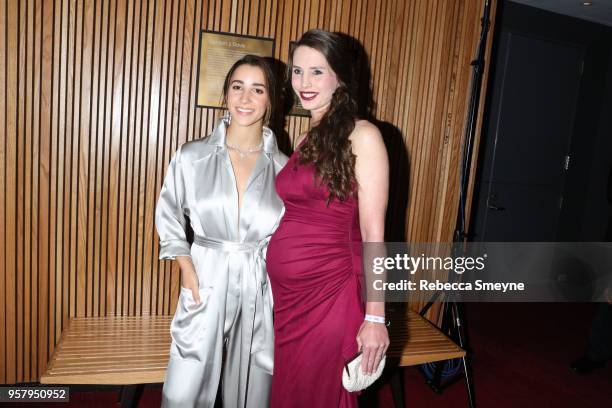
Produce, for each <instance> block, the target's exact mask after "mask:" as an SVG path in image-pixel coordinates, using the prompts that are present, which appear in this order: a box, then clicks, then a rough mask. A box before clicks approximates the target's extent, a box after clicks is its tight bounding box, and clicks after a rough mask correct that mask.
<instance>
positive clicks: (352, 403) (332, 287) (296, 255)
mask: <svg viewBox="0 0 612 408" xmlns="http://www.w3.org/2000/svg"><path fill="white" fill-rule="evenodd" d="M298 154H299V153H298V152H296V153H294V154H293V156H291V158H290V159H289V162H288V163H287V165H286V166H285V168H284V169H283V170H281V172H280V173H279V174H278V176H277V178H276V189H277V192H278V195H279V196H280V197H281V199H282V200H283V202H284V204H285V215H284V217H283V219H282V220H281V222H280V225H279V227H278V229H277V230H276V232H275V233H274V234H273V235H272V239H271V240H270V243H269V246H268V252H267V260H266V265H267V270H268V275H269V277H270V282H271V284H272V294H273V297H274V336H275V342H274V376H273V378H272V396H271V407H273V408H280V407H284V408H286V407H304V408H306V407H307V408H323V407H331V408H335V407H356V406H357V395H356V394H354V393H349V392H348V391H346V390H345V389H344V387H343V386H342V370H343V367H344V363H345V361H346V360H348V359H349V358H350V357H352V356H353V355H354V354H355V353H356V352H357V342H356V336H357V332H358V330H359V326H360V325H361V323H362V322H363V317H364V307H363V303H362V301H361V295H360V292H361V290H360V281H361V271H362V266H361V235H360V232H359V210H358V205H357V199H356V198H349V199H347V200H345V201H339V200H337V199H335V200H333V201H332V202H331V203H330V205H329V206H328V205H327V199H328V195H329V193H328V190H327V188H326V186H322V185H321V184H320V183H319V182H316V183H315V180H314V171H315V170H314V167H313V166H312V165H301V164H299V163H298V160H297V155H298Z"/></svg>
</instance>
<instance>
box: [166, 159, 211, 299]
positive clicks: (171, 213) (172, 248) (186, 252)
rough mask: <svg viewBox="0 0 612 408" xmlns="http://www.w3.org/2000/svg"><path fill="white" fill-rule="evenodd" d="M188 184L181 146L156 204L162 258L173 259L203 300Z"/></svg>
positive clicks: (184, 282) (186, 284)
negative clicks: (188, 216) (190, 234)
mask: <svg viewBox="0 0 612 408" xmlns="http://www.w3.org/2000/svg"><path fill="white" fill-rule="evenodd" d="M184 202H185V183H184V179H183V173H182V166H181V149H180V148H179V149H178V150H177V152H176V154H175V155H174V157H173V158H172V161H171V162H170V164H169V165H168V169H167V170H166V177H165V179H164V185H163V186H162V189H161V192H160V194H159V199H158V200H157V205H156V207H155V226H156V227H157V233H158V235H159V238H160V250H159V258H160V259H174V260H176V261H177V263H178V264H179V268H180V270H181V282H182V285H183V286H184V287H185V288H187V289H190V290H191V293H192V295H193V299H194V301H195V302H196V303H197V304H199V303H200V293H199V289H198V276H197V274H196V271H195V267H194V265H193V262H192V260H191V248H190V245H189V242H187V236H186V232H185V230H186V228H187V221H186V220H185V214H184V210H183V206H184Z"/></svg>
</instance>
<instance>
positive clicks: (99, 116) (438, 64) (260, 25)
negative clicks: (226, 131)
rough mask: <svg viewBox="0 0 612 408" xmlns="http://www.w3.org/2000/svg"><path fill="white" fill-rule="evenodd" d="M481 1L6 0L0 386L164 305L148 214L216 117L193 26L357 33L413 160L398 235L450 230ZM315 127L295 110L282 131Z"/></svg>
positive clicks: (164, 286) (169, 284)
mask: <svg viewBox="0 0 612 408" xmlns="http://www.w3.org/2000/svg"><path fill="white" fill-rule="evenodd" d="M483 3H484V1H483V0H466V1H460V0H449V1H428V0H406V1H394V0H381V1H375V0H343V1H332V0H159V1H156V0H109V1H101V0H83V1H77V0H53V1H46V0H23V1H16V0H9V1H4V2H0V23H1V24H0V27H2V28H0V136H1V138H0V194H1V197H0V218H1V219H0V240H1V241H2V242H0V294H1V295H0V327H1V328H2V331H3V333H6V334H7V335H6V336H4V335H3V336H0V356H1V358H0V360H1V361H2V366H1V367H0V383H16V382H25V381H36V380H37V378H38V377H39V375H40V374H41V373H42V371H43V370H44V369H45V366H46V363H47V360H48V359H49V356H50V354H51V353H52V352H53V350H54V346H55V343H56V342H57V340H58V338H59V336H60V334H61V331H62V328H63V327H64V326H65V324H66V322H67V320H68V318H69V317H71V316H104V315H141V314H142V315H147V314H169V313H172V312H173V311H174V308H175V307H176V301H177V294H178V285H179V283H178V269H177V267H176V265H175V264H174V263H171V262H160V261H158V260H157V257H158V251H159V249H158V239H157V235H156V233H155V226H154V210H155V201H156V199H157V196H158V194H159V191H160V188H161V183H162V180H163V175H164V173H165V169H166V167H167V165H168V163H169V161H170V158H171V156H172V155H173V153H174V152H175V151H176V149H177V147H178V146H180V145H181V144H182V143H184V142H185V141H187V140H192V139H194V138H198V137H203V136H205V135H207V134H208V133H209V132H210V131H211V130H212V128H213V126H214V123H215V121H216V120H217V119H218V118H219V116H220V115H221V114H222V111H221V110H215V109H198V108H194V100H195V93H196V89H195V88H196V83H197V78H196V76H197V64H198V61H197V53H198V48H199V31H200V30H201V29H207V30H222V31H229V32H234V33H239V34H248V35H259V36H265V37H273V38H275V39H276V57H277V58H279V59H280V60H282V61H285V62H286V61H287V57H288V50H289V42H290V41H292V40H295V39H297V38H298V37H299V36H300V35H301V34H302V33H303V32H304V31H306V30H308V29H309V28H314V27H320V28H325V29H328V30H332V31H334V30H337V31H341V32H344V33H346V34H349V35H350V36H352V37H354V38H355V39H356V40H357V41H359V42H360V43H361V44H362V45H363V47H364V49H365V52H366V55H367V58H368V59H369V63H370V64H369V69H370V74H371V78H370V79H371V81H372V82H371V83H370V84H369V85H370V87H371V89H372V92H373V99H374V101H375V106H374V111H373V113H374V115H375V117H376V118H377V119H378V120H380V121H383V122H387V123H388V124H390V125H391V126H393V127H395V128H396V129H397V130H398V131H399V132H400V133H401V135H402V139H403V145H402V143H401V141H400V142H398V141H395V142H394V143H395V144H394V148H398V149H401V148H404V147H405V148H406V153H407V155H408V157H409V160H410V172H409V178H406V179H405V182H406V183H409V187H410V189H409V202H408V210H407V214H406V239H407V240H409V241H421V242H432V241H448V240H450V238H451V235H452V229H453V225H454V220H455V212H456V209H457V205H458V195H457V188H458V187H457V185H458V160H459V154H460V143H461V140H462V135H463V129H464V121H465V109H466V106H467V91H468V89H469V78H470V73H471V71H470V66H469V62H470V61H471V59H472V58H473V54H474V51H475V46H476V42H477V39H478V34H479V28H480V25H479V19H480V16H481V12H482V6H483ZM491 37H492V36H490V37H489V38H491ZM489 52H490V43H489ZM485 75H486V70H485ZM360 85H361V86H362V87H364V86H367V85H368V84H366V83H361V84H360ZM482 106H483V102H482V101H481V105H480V109H481V110H482ZM308 126H309V119H308V118H303V117H289V118H287V121H286V131H287V134H288V135H289V138H290V140H291V141H293V140H295V138H296V137H297V136H298V135H299V134H300V133H302V132H304V131H305V130H307V129H308ZM476 146H478V139H477V140H476ZM400 164H401V163H399V162H391V163H390V165H391V171H392V172H394V174H396V172H397V171H399V170H398V169H401V168H402V167H401V165H400ZM472 174H474V171H472ZM391 205H393V202H392V203H391ZM400 221H401V220H399V219H398V220H394V222H400Z"/></svg>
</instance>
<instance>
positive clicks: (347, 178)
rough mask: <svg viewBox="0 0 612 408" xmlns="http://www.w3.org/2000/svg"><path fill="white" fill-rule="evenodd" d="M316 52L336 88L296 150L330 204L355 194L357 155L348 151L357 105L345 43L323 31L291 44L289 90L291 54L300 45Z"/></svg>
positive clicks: (301, 161) (289, 65)
mask: <svg viewBox="0 0 612 408" xmlns="http://www.w3.org/2000/svg"><path fill="white" fill-rule="evenodd" d="M302 45H303V46H306V47H310V48H313V49H315V50H317V51H319V52H320V53H321V54H323V56H324V57H325V59H326V60H327V63H328V64H329V66H330V67H331V69H332V70H333V71H334V73H335V74H336V78H337V79H338V84H339V86H338V89H336V91H335V92H334V94H333V95H332V99H331V104H330V106H329V110H328V111H327V112H326V113H325V114H324V115H323V117H322V118H321V120H320V121H319V123H318V124H317V125H316V126H314V127H313V128H312V129H310V131H309V132H308V137H307V138H306V141H305V142H304V143H303V144H302V145H301V147H300V149H299V161H300V163H302V164H307V163H312V164H314V166H315V172H316V177H317V178H318V179H320V181H321V183H322V184H323V185H326V186H327V189H328V190H329V194H330V195H329V199H328V203H330V202H331V201H332V200H333V199H334V198H338V199H339V200H340V201H344V200H346V199H347V198H348V197H350V196H352V195H354V193H355V191H356V188H357V180H356V178H355V159H356V156H355V155H354V154H353V152H352V150H351V141H350V140H349V135H350V134H351V133H352V132H353V130H354V129H355V120H356V119H357V103H356V102H355V98H354V95H353V75H354V73H353V66H352V63H351V54H350V52H349V49H348V44H346V43H345V41H344V38H343V37H341V36H340V35H339V34H336V33H330V32H329V31H324V30H318V29H315V30H309V31H307V32H305V33H304V34H303V35H302V38H300V39H299V40H298V41H297V42H295V43H294V44H293V47H292V49H291V52H290V54H289V64H288V73H287V77H288V78H287V80H288V86H289V87H291V75H292V70H293V53H294V52H295V50H296V49H297V48H298V47H299V46H302Z"/></svg>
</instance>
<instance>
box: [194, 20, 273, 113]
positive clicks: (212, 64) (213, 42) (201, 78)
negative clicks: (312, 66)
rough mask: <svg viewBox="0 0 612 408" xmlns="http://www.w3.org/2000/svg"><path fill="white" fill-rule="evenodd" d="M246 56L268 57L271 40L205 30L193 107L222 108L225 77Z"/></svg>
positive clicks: (201, 41) (271, 44)
mask: <svg viewBox="0 0 612 408" xmlns="http://www.w3.org/2000/svg"><path fill="white" fill-rule="evenodd" d="M246 54H254V55H259V56H260V57H272V56H274V40H273V39H270V38H262V37H251V36H244V35H236V34H227V33H219V32H211V31H206V30H202V31H201V32H200V59H199V69H198V98H197V101H196V104H197V106H199V107H209V108H220V107H222V102H223V81H224V79H225V75H226V74H227V72H228V71H229V69H230V68H231V67H232V65H233V64H234V62H236V61H238V60H239V59H240V58H242V57H243V56H245V55H246Z"/></svg>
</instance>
